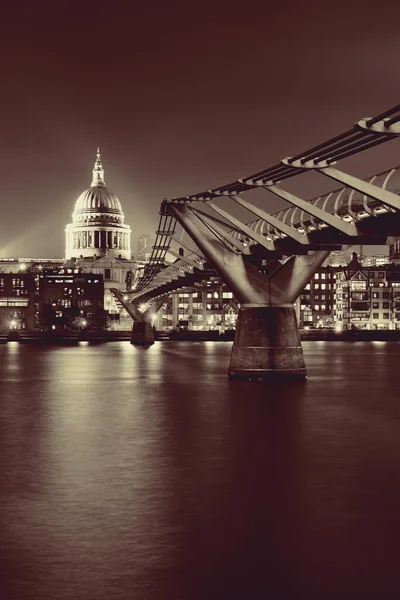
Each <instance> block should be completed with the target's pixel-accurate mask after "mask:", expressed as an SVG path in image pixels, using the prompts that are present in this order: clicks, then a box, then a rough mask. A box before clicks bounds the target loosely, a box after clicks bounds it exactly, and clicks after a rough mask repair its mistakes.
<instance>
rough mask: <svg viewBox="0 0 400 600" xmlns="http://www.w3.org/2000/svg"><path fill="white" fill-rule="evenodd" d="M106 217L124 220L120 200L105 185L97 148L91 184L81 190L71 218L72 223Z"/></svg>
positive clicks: (102, 219)
mask: <svg viewBox="0 0 400 600" xmlns="http://www.w3.org/2000/svg"><path fill="white" fill-rule="evenodd" d="M108 217H110V220H111V221H113V222H115V221H120V222H123V221H124V213H123V212H122V206H121V202H120V201H119V200H118V198H117V196H116V195H115V194H113V193H112V192H110V191H109V190H108V189H107V187H106V184H105V181H104V169H103V166H102V164H101V159H100V150H99V148H97V155H96V161H95V163H94V168H93V180H92V185H91V187H90V188H89V189H87V190H85V191H84V192H82V194H81V195H80V196H79V198H78V200H77V201H76V203H75V208H74V212H73V215H72V220H73V222H74V223H79V222H82V221H93V220H101V221H104V220H105V219H107V218H108Z"/></svg>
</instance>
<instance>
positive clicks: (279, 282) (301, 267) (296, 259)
mask: <svg viewBox="0 0 400 600" xmlns="http://www.w3.org/2000/svg"><path fill="white" fill-rule="evenodd" d="M329 254H330V250H318V251H317V252H312V253H310V254H309V255H302V256H291V257H290V258H289V259H288V260H287V261H286V262H285V263H284V264H283V265H282V267H281V268H279V269H277V270H276V271H275V272H274V273H273V275H272V276H271V281H272V283H273V285H274V287H275V288H276V292H277V293H278V292H280V293H281V294H282V295H286V301H287V302H295V301H296V299H297V298H298V297H299V295H300V294H301V293H302V291H303V290H304V288H305V286H306V285H307V284H308V283H309V282H310V281H311V278H312V276H313V275H314V273H315V272H316V271H317V269H318V268H319V267H320V266H321V265H322V263H323V262H324V261H325V260H326V259H327V258H328V256H329Z"/></svg>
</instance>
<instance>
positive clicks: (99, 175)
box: [92, 148, 106, 187]
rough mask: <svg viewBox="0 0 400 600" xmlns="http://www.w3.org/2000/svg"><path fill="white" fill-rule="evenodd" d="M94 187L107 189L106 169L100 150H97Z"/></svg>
mask: <svg viewBox="0 0 400 600" xmlns="http://www.w3.org/2000/svg"><path fill="white" fill-rule="evenodd" d="M92 187H106V184H105V181H104V169H103V165H102V164H101V158H100V148H97V153H96V160H95V162H94V167H93V179H92Z"/></svg>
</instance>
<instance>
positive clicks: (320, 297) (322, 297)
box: [296, 266, 338, 329]
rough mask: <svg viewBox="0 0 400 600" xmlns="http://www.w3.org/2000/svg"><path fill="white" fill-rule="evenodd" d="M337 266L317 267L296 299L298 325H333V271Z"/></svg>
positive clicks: (307, 326) (305, 326)
mask: <svg viewBox="0 0 400 600" xmlns="http://www.w3.org/2000/svg"><path fill="white" fill-rule="evenodd" d="M337 270H338V269H337V268H335V267H331V266H326V267H319V269H318V270H317V272H316V273H315V274H314V276H313V278H312V280H311V281H310V283H308V284H307V285H306V287H305V289H304V291H303V292H302V293H301V294H300V296H299V298H298V300H297V303H296V304H297V320H298V323H299V327H300V328H301V329H303V328H309V327H327V326H331V325H333V314H334V295H335V273H336V272H337Z"/></svg>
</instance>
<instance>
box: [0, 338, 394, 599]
mask: <svg viewBox="0 0 400 600" xmlns="http://www.w3.org/2000/svg"><path fill="white" fill-rule="evenodd" d="M230 347H231V344H229V343H223V342H218V343H216V342H214V343H213V342H206V343H191V342H165V343H158V344H155V345H154V346H152V347H150V348H148V349H138V348H135V347H133V346H131V345H130V344H129V343H127V342H116V343H107V344H97V345H92V344H79V345H73V346H69V345H68V346H45V345H28V344H27V345H22V344H18V343H15V342H14V343H9V344H7V345H2V346H0V373H1V380H0V381H1V383H0V392H1V403H0V455H1V457H2V460H1V465H0V480H1V482H2V490H1V495H0V500H1V504H0V509H1V513H0V514H1V517H0V518H1V520H2V532H3V536H2V541H1V542H0V547H1V550H0V556H1V562H2V565H3V567H4V575H3V577H2V582H1V584H0V585H2V586H3V592H4V593H3V596H2V597H4V598H18V599H21V600H24V599H27V598H29V599H30V598H32V599H33V598H35V599H37V598H40V599H41V600H42V599H47V598H51V599H53V598H56V599H57V598H60V599H68V600H69V599H75V598H76V599H80V598H82V599H85V600H91V599H92V598H93V599H96V600H103V598H104V599H106V598H107V600H108V599H111V600H114V599H124V600H125V599H126V598H135V600H136V599H137V600H141V599H147V598H148V599H156V600H157V599H158V598H159V599H167V600H168V599H169V598H173V599H179V600H180V599H182V600H183V599H185V600H186V599H191V598H194V599H195V600H196V599H203V598H204V599H206V598H207V599H209V598H211V599H213V598H218V599H221V598H267V597H268V598H269V597H271V598H292V597H293V598H296V599H297V598H299V597H303V596H304V595H305V594H307V597H309V598H310V597H321V596H322V597H324V598H338V597H340V598H347V597H352V598H358V597H363V598H365V597H376V595H377V594H378V593H380V594H381V595H382V593H385V592H390V591H391V590H392V589H396V588H393V586H395V585H397V570H398V567H397V555H398V553H397V544H396V539H397V537H398V536H399V534H400V517H399V511H398V506H399V501H400V480H399V477H398V473H399V466H400V465H399V463H400V452H399V451H400V435H399V434H400V398H399V394H398V365H399V359H400V345H398V344H396V343H386V344H384V345H382V344H371V343H367V342H357V343H353V344H352V343H347V344H346V343H341V342H333V343H327V342H324V343H318V342H308V343H305V344H304V349H305V358H306V363H307V366H308V371H309V379H308V381H307V382H298V381H296V382H294V381H287V382H283V381H280V382H276V381H275V382H270V383H258V382H257V383H249V382H233V381H229V380H228V379H227V377H226V374H227V368H228V364H229V355H230Z"/></svg>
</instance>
